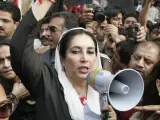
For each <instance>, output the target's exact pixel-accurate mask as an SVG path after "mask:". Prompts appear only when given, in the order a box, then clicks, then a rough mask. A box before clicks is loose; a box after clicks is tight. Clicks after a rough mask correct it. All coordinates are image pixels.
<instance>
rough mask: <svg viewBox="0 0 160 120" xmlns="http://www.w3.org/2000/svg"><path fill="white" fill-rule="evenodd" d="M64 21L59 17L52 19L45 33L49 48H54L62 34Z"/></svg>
mask: <svg viewBox="0 0 160 120" xmlns="http://www.w3.org/2000/svg"><path fill="white" fill-rule="evenodd" d="M64 22H65V20H64V19H63V18H61V17H56V18H53V19H52V20H51V21H50V23H49V25H48V31H47V38H48V40H49V41H50V43H51V48H53V49H54V48H56V46H57V44H58V41H59V38H60V36H61V35H62V33H63V26H64Z"/></svg>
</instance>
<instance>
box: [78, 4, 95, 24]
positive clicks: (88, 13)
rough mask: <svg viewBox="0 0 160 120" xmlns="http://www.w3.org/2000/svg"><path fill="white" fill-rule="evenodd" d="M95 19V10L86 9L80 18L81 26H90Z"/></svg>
mask: <svg viewBox="0 0 160 120" xmlns="http://www.w3.org/2000/svg"><path fill="white" fill-rule="evenodd" d="M93 17H94V14H93V8H86V7H84V8H83V13H82V15H81V17H80V23H81V24H88V23H90V22H92V21H93Z"/></svg>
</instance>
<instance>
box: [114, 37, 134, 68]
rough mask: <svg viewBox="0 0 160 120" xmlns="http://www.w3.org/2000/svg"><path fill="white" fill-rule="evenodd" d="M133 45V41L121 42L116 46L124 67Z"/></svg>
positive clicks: (129, 58)
mask: <svg viewBox="0 0 160 120" xmlns="http://www.w3.org/2000/svg"><path fill="white" fill-rule="evenodd" d="M135 45H136V43H135V42H134V40H123V41H120V42H119V43H118V44H117V45H116V47H117V51H118V54H119V56H120V62H121V63H123V64H125V65H128V64H129V62H130V60H131V55H132V54H133V48H134V47H135Z"/></svg>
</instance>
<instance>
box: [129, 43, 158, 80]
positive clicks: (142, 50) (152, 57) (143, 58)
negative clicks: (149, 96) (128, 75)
mask: <svg viewBox="0 0 160 120" xmlns="http://www.w3.org/2000/svg"><path fill="white" fill-rule="evenodd" d="M159 55H160V48H159V46H158V45H157V44H156V43H154V42H152V41H146V42H142V43H139V44H138V45H137V46H136V47H135V48H134V52H133V54H132V55H131V60H130V63H129V68H132V69H135V70H137V71H138V72H139V73H140V74H141V75H142V77H143V78H144V80H145V78H146V77H147V76H148V75H149V74H150V72H151V71H152V69H153V68H154V66H155V64H156V63H157V62H158V61H159Z"/></svg>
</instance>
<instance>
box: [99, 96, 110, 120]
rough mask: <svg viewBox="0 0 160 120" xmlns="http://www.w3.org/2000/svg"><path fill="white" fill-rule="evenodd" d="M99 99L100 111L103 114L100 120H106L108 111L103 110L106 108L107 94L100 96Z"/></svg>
mask: <svg viewBox="0 0 160 120" xmlns="http://www.w3.org/2000/svg"><path fill="white" fill-rule="evenodd" d="M100 99H101V102H102V103H101V104H102V106H101V109H102V114H103V118H102V120H107V119H108V115H109V111H108V110H103V109H104V108H105V107H106V106H108V98H107V94H106V93H103V94H101V95H100Z"/></svg>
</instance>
